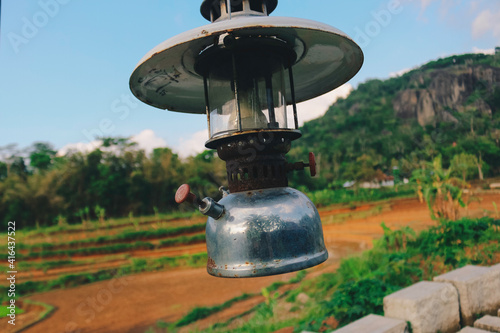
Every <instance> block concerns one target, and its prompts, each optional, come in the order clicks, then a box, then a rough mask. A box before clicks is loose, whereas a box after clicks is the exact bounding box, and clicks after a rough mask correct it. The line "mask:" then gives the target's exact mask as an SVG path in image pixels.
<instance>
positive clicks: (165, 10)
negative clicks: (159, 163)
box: [0, 0, 500, 153]
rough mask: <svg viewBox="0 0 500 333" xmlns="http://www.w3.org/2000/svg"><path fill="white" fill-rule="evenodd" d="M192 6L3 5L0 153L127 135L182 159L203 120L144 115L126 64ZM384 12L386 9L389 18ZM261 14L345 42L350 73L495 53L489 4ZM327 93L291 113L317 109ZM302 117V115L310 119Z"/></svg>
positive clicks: (413, 0) (47, 1) (371, 3)
mask: <svg viewBox="0 0 500 333" xmlns="http://www.w3.org/2000/svg"><path fill="white" fill-rule="evenodd" d="M200 4H201V0H184V1H174V0H148V1H138V0H134V1H132V0H119V1H118V0H106V1H96V0H85V1H84V0H40V1H38V0H3V1H1V6H2V7H1V22H0V29H1V30H0V31H1V32H0V38H1V39H0V146H5V145H8V144H11V143H16V144H18V145H19V147H26V146H29V145H31V144H32V143H33V142H35V141H46V142H50V143H52V144H54V146H55V147H56V148H57V149H60V148H63V147H65V146H66V147H68V146H67V145H68V144H72V145H73V146H72V147H76V144H79V146H80V147H85V146H87V145H88V143H89V142H91V141H92V140H94V137H95V135H106V136H126V137H131V136H132V137H134V138H135V139H136V140H137V141H139V142H140V144H141V146H142V147H144V148H146V149H150V148H152V147H155V146H159V145H165V144H166V145H168V146H170V147H173V148H174V149H175V150H176V151H179V152H182V151H183V152H184V153H186V152H194V151H196V150H197V149H200V147H201V146H202V143H203V141H204V140H205V139H206V133H205V130H206V120H205V119H206V118H205V117H204V116H200V115H186V114H179V113H175V112H168V111H164V110H159V109H155V108H153V107H150V106H147V105H145V104H143V103H141V102H139V101H138V100H137V99H135V97H133V95H132V94H131V92H130V91H129V88H128V81H129V77H130V74H131V73H132V71H133V69H134V67H135V65H136V64H137V62H138V61H139V60H140V59H141V58H142V57H143V55H145V54H146V53H147V52H148V51H149V50H150V49H152V48H153V47H154V46H156V45H157V44H159V43H160V42H162V41H164V40H165V39H168V38H170V37H172V36H174V35H176V34H179V33H181V32H183V31H186V30H189V29H192V28H196V27H199V26H202V25H205V24H208V22H207V21H205V19H203V18H202V16H201V15H200V13H199V6H200ZM391 6H396V7H394V8H397V10H393V12H391V11H389V9H390V8H393V7H391ZM272 15H273V16H288V17H300V18H306V19H312V20H316V21H320V22H323V23H327V24H330V25H332V26H334V27H336V28H338V29H340V30H342V31H344V32H345V33H347V34H348V35H350V36H351V37H352V38H354V40H355V41H357V42H358V43H359V44H360V45H361V46H362V49H363V52H364V54H365V63H364V66H363V68H362V69H361V71H360V72H359V73H358V74H357V75H356V76H355V77H354V78H353V79H352V80H351V81H350V82H349V85H348V86H346V87H343V88H342V89H341V92H343V94H345V93H348V91H349V89H350V87H354V88H355V87H356V86H357V85H358V84H359V83H360V82H364V81H366V80H367V79H369V78H387V77H389V76H390V75H394V74H395V73H398V72H401V71H404V70H408V69H410V68H412V67H415V66H418V65H421V64H423V63H425V62H427V61H429V60H433V59H437V58H440V57H444V56H448V55H452V54H461V53H470V52H480V51H481V50H483V51H485V52H491V50H492V49H493V48H494V47H495V46H497V45H500V1H498V0H475V1H461V0H399V1H398V0H352V1H332V0H306V1H304V0H300V1H299V0H280V1H279V3H278V7H277V9H276V10H275V12H274V13H273V14H272ZM334 98H335V94H331V95H329V96H328V97H325V98H322V99H321V98H320V99H319V100H317V101H314V102H311V103H309V104H306V105H303V106H301V107H300V108H299V117H300V118H302V120H307V119H308V117H307V116H306V114H305V112H304V111H303V112H301V109H305V108H310V109H315V110H316V111H315V112H316V113H312V114H313V115H314V116H318V115H320V114H321V113H322V112H324V111H326V108H327V107H328V105H329V104H331V103H332V102H333V100H334ZM310 117H311V116H309V118H310Z"/></svg>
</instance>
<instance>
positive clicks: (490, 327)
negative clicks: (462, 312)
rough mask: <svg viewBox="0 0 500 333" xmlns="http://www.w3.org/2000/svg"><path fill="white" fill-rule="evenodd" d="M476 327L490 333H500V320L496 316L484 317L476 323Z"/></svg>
mask: <svg viewBox="0 0 500 333" xmlns="http://www.w3.org/2000/svg"><path fill="white" fill-rule="evenodd" d="M474 327H476V328H480V329H483V330H487V331H490V332H499V333H500V318H499V317H494V316H484V317H482V318H479V319H478V320H476V321H475V322H474Z"/></svg>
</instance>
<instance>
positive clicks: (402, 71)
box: [389, 67, 415, 77]
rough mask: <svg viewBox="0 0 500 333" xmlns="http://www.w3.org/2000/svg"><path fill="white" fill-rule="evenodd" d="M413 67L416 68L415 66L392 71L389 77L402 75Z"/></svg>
mask: <svg viewBox="0 0 500 333" xmlns="http://www.w3.org/2000/svg"><path fill="white" fill-rule="evenodd" d="M413 69H415V67H409V68H403V69H401V70H399V71H396V72H390V73H389V77H398V76H401V75H403V74H406V73H408V72H409V71H411V70H413Z"/></svg>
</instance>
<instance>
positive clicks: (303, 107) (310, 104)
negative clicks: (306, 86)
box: [288, 83, 352, 126]
mask: <svg viewBox="0 0 500 333" xmlns="http://www.w3.org/2000/svg"><path fill="white" fill-rule="evenodd" d="M351 91H352V85H351V84H350V83H346V84H344V85H342V86H340V87H338V88H337V89H335V90H332V91H330V92H328V93H326V94H324V95H321V96H318V97H316V98H313V99H310V100H308V101H305V102H302V103H298V104H297V116H298V118H299V126H302V125H303V124H304V122H306V121H309V120H312V119H316V118H318V117H321V116H322V115H324V114H325V113H326V111H328V108H329V107H330V106H331V105H332V104H333V103H335V102H336V101H337V99H338V98H346V97H347V96H349V94H350V93H351ZM288 109H289V110H291V109H292V107H291V106H288Z"/></svg>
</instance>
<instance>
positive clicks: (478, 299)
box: [434, 265, 500, 326]
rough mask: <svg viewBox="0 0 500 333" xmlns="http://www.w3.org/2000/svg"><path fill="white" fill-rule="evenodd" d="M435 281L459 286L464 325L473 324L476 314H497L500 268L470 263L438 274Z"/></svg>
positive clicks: (499, 297) (499, 300)
mask: <svg viewBox="0 0 500 333" xmlns="http://www.w3.org/2000/svg"><path fill="white" fill-rule="evenodd" d="M434 281H436V282H448V283H451V284H453V285H454V286H455V288H457V290H458V294H459V295H460V297H459V299H460V313H461V315H462V326H466V325H472V324H473V323H474V319H475V317H474V315H475V314H478V313H482V314H495V313H496V311H497V309H498V307H499V306H500V269H496V268H493V267H492V268H490V267H481V266H471V265H468V266H465V267H462V268H459V269H455V270H453V271H451V272H448V273H446V274H442V275H439V276H436V277H435V278H434Z"/></svg>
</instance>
